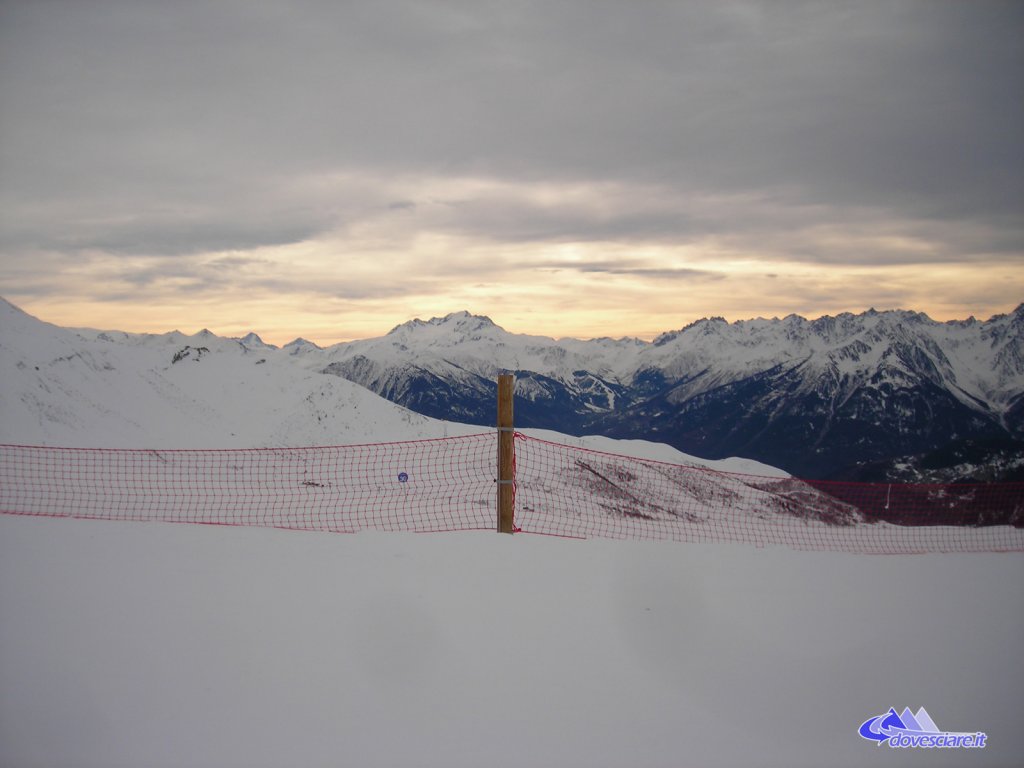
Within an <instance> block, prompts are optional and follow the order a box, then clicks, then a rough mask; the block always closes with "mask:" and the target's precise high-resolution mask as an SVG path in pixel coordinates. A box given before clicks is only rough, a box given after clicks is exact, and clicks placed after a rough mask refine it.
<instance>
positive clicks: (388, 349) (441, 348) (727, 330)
mask: <svg viewBox="0 0 1024 768" xmlns="http://www.w3.org/2000/svg"><path fill="white" fill-rule="evenodd" d="M295 351H296V352H297V353H298V354H299V355H300V356H301V357H302V359H303V361H304V364H306V365H310V366H312V367H315V368H317V369H319V370H323V371H324V372H326V373H331V374H334V375H336V376H340V377H342V378H345V379H348V380H350V381H353V382H356V383H358V384H361V385H362V386H364V387H367V388H368V389H371V390H373V391H374V392H377V393H378V394H380V395H382V396H383V397H386V398H387V399H389V400H392V401H393V402H396V403H401V404H402V405H405V406H406V407H408V408H410V409H412V410H415V411H417V412H419V413H423V414H427V415H430V416H434V417H438V418H451V419H457V420H459V421H463V422H468V423H476V424H492V423H493V418H494V415H493V412H494V406H493V403H494V397H495V395H494V393H495V384H494V379H495V376H496V375H497V374H498V373H499V372H501V371H511V372H513V373H515V374H516V401H515V409H516V423H517V425H520V426H524V427H530V426H535V427H545V428H549V429H555V430H558V431H560V432H565V433H569V434H603V435H607V436H611V437H616V438H643V439H647V440H655V441H660V442H665V443H667V444H669V445H672V446H674V447H676V448H678V449H679V450H681V451H683V452H686V453H692V454H697V455H701V456H705V457H708V458H712V459H714V458H722V457H726V456H745V457H748V458H752V459H756V460H758V461H762V462H765V463H769V464H772V465H775V466H778V467H781V468H783V469H785V470H786V471H788V472H790V473H792V474H794V475H797V476H802V477H807V478H814V479H826V478H831V479H861V480H886V479H899V480H903V481H906V480H908V479H941V480H942V481H945V482H953V481H957V480H993V479H1002V480H1006V479H1014V478H1020V477H1021V475H1022V467H1024V450H1022V448H1024V444H1022V443H1021V440H1022V438H1024V304H1022V305H1021V306H1019V307H1017V309H1016V310H1014V311H1013V312H1012V313H1010V314H1006V315H998V316H995V317H993V318H991V319H989V320H986V321H979V320H976V319H974V318H970V319H967V320H963V321H953V322H936V321H934V320H932V319H930V318H929V317H928V316H927V315H924V314H921V313H918V312H909V311H901V310H895V311H885V312H878V311H875V310H869V311H867V312H864V313H861V314H856V315H855V314H849V313H844V314H840V315H837V316H834V317H829V316H826V317H821V318H818V319H816V320H807V319H805V318H802V317H798V316H796V315H791V316H789V317H786V318H784V319H770V320H765V319H756V320H747V321H740V322H734V323H728V322H726V321H725V320H723V319H721V318H711V319H704V320H700V321H698V322H695V323H692V324H691V325H688V326H686V327H685V328H682V329H681V330H678V331H673V332H669V333H664V334H662V335H660V336H658V337H657V338H656V339H654V340H653V341H651V342H644V341H640V340H638V339H629V338H627V339H617V340H616V339H608V338H602V339H594V340H589V341H581V340H577V339H558V340H555V339H552V338H546V337H539V336H525V335H519V334H511V333H508V332H506V331H505V330H503V329H502V328H500V327H499V326H497V325H495V324H494V323H493V322H492V321H491V320H490V319H488V318H486V317H481V316H477V315H472V314H469V313H467V312H458V313H454V314H450V315H447V316H445V317H441V318H433V319H431V320H427V321H423V320H412V321H410V322H407V323H404V324H402V325H399V326H398V327H396V328H395V329H393V330H392V331H391V332H390V333H388V334H387V335H385V336H383V337H381V338H377V339H368V340H363V341H356V342H351V343H346V344H339V345H336V346H334V347H331V348H328V349H325V350H313V349H308V348H302V349H296V350H295ZM965 452H966V453H967V454H970V457H971V458H970V460H962V459H964V456H963V455H961V454H964V453H965ZM943 457H945V458H943ZM997 457H998V459H999V461H998V471H995V472H993V471H991V470H992V462H994V461H995V460H996V458H997ZM988 459H992V462H990V461H988ZM917 465H920V466H918V471H916V472H915V471H912V470H913V468H914V467H915V466H917ZM926 469H928V470H929V471H927V472H926V471H925V470H926ZM942 469H946V470H948V471H945V472H942V471H937V470H942Z"/></svg>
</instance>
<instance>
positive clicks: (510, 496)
mask: <svg viewBox="0 0 1024 768" xmlns="http://www.w3.org/2000/svg"><path fill="white" fill-rule="evenodd" d="M514 387H515V377H513V376H512V374H510V373H503V374H501V375H500V376H498V532H499V533H512V531H513V526H514V520H515V461H516V459H515V456H516V453H515V451H516V446H515V427H514V426H513V422H512V391H513V389H514Z"/></svg>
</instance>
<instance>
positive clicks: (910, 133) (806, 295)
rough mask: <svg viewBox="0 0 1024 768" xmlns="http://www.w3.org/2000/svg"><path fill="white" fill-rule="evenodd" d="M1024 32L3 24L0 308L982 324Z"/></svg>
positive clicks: (990, 304)
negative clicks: (965, 317)
mask: <svg viewBox="0 0 1024 768" xmlns="http://www.w3.org/2000/svg"><path fill="white" fill-rule="evenodd" d="M1022 34H1024V7H1022V6H1021V5H1020V4H1016V3H1004V2H986V1H985V0H982V1H980V2H975V3H952V2H950V3H946V2H920V3H918V2H899V3H873V2H871V3H838V2H836V3H803V2H780V3H771V4H764V3H742V2H722V3H676V2H664V3H644V4H641V5H639V6H638V5H636V4H634V3H625V2H582V1H580V2H560V3H539V2H537V3H532V2H525V3H505V2H483V3H472V4H470V3H459V2H409V3H400V2H390V3H351V4H350V3H319V2H309V3H290V4H280V3H270V2H258V1H257V2H238V3H235V2H224V3H204V4H191V3H157V2H152V3H150V2H123V3H122V2H97V1H94V0H84V1H83V2H76V3H35V2H4V3H2V4H0V292H3V293H4V294H5V295H7V296H8V297H9V298H11V299H12V300H15V301H18V302H20V303H22V304H24V305H26V306H28V307H30V308H38V309H40V310H44V311H45V313H46V315H47V317H53V316H54V313H55V312H63V313H64V315H68V314H69V313H71V312H72V308H74V309H73V311H74V312H77V313H80V314H81V319H80V320H79V321H78V322H81V323H86V322H88V323H89V324H102V323H104V322H110V320H112V319H114V318H116V317H117V316H118V313H120V314H121V315H122V316H126V319H125V320H124V321H122V322H121V323H120V325H122V326H129V325H131V324H132V323H133V322H135V323H136V325H138V324H143V325H147V326H152V325H154V324H157V323H160V322H165V321H166V320H167V319H168V318H170V317H172V316H173V314H174V313H175V312H178V313H180V312H188V314H189V316H195V315H196V313H200V314H202V313H206V314H205V315H204V317H203V320H202V321H199V322H200V323H201V324H203V325H210V326H211V327H214V326H217V325H221V326H222V327H224V329H225V330H235V328H234V324H235V323H241V322H242V321H253V322H252V325H253V327H257V328H258V329H262V330H263V332H264V333H271V334H273V333H274V332H277V331H276V330H272V329H277V330H279V331H280V332H281V333H284V334H287V332H288V331H287V330H286V329H287V328H288V327H289V326H290V327H291V331H292V332H293V333H299V332H301V333H302V334H303V335H306V336H311V335H315V334H316V333H319V334H321V338H322V340H324V341H329V340H333V339H335V338H342V337H345V336H352V335H358V334H361V333H367V332H375V331H376V332H379V330H380V328H378V327H377V325H375V323H377V324H379V325H380V326H381V328H383V329H384V330H386V328H387V327H390V326H391V325H393V324H395V323H396V322H400V321H401V320H404V319H406V318H407V317H408V316H412V315H415V314H428V313H430V312H444V311H450V310H453V309H458V308H462V307H463V306H468V307H469V308H470V309H474V310H477V311H483V312H487V313H489V314H492V315H493V316H495V317H496V318H498V319H503V320H504V321H505V322H506V324H507V325H509V326H513V327H514V326H517V324H518V326H519V327H521V328H522V330H531V331H535V332H548V333H557V332H558V330H559V329H556V328H545V327H543V325H542V324H543V323H545V322H547V323H550V322H554V321H556V320H557V321H558V322H559V323H560V324H565V325H569V326H571V327H572V332H573V333H575V334H579V335H601V334H605V333H612V334H622V333H636V334H649V333H655V332H657V331H659V330H665V329H666V328H671V327H676V326H678V325H681V324H682V323H683V322H684V321H686V320H689V319H693V317H694V316H697V315H700V314H725V315H727V316H730V315H731V316H735V317H747V316H754V315H758V314H776V313H785V312H788V311H798V312H803V313H807V314H813V313H815V312H822V311H838V310H843V309H860V308H864V307H866V306H869V305H877V306H889V305H903V306H913V307H914V308H917V309H924V310H926V311H930V312H932V313H933V314H936V315H937V316H942V315H944V314H945V315H950V316H952V315H957V314H964V313H968V312H976V313H979V314H985V313H986V312H991V311H998V310H1001V309H1007V308H1009V307H1012V306H1014V305H1016V304H1017V303H1019V301H1020V299H1021V287H1022V286H1024V280H1022V278H1024V271H1022V265H1024V258H1022V257H1024V220H1022V215H1021V211H1024V146H1022V141H1021V137H1022V136H1024V102H1022V100H1021V99H1020V98H1019V86H1020V83H1021V82H1022V81H1024V49H1022V47H1021V46H1020V44H1019V40H1020V39H1021V36H1022ZM524 301H528V303H526V304H524V303H523V302H524ZM76 316H77V315H76ZM108 318H109V319H108ZM133 318H134V319H133ZM572 318H575V319H574V320H573V319H572ZM59 319H61V320H65V321H67V320H69V319H70V318H69V317H65V316H62V317H60V318H59ZM171 322H173V323H179V324H180V323H183V322H186V320H185V319H182V318H181V316H180V315H179V318H178V319H177V320H176V321H175V320H172V321H171ZM595 323H596V324H595ZM115 324H117V323H115ZM598 326H600V327H598Z"/></svg>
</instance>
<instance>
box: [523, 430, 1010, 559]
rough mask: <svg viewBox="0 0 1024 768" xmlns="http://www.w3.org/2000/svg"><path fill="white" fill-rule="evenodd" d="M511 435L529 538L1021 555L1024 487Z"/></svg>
mask: <svg viewBox="0 0 1024 768" xmlns="http://www.w3.org/2000/svg"><path fill="white" fill-rule="evenodd" d="M517 437H518V438H519V439H518V440H517V441H516V525H517V527H518V528H519V529H520V530H522V531H524V532H528V533H543V534H551V535H557V536H571V537H579V538H589V537H604V538H614V539H650V540H671V541H689V542H738V543H744V544H753V545H756V546H764V545H768V544H782V545H786V546H789V547H794V548H797V549H811V550H839V551H844V552H864V553H893V554H896V553H911V552H953V551H957V552H963V551H985V552H989V551H1006V550H1024V529H1022V527H1021V526H1024V483H1003V484H996V485H970V486H968V485H950V486H940V485H886V484H879V485H876V484H865V483H834V482H831V483H830V482H821V481H804V480H797V479H794V478H773V477H762V476H756V475H743V474H735V473H728V472H717V471H712V470H709V469H705V468H701V467H697V466H689V465H682V464H670V463H665V462H660V461H651V460H646V459H636V458H631V457H627V456H619V455H616V454H610V453H602V452H600V451H592V450H586V449H583V448H577V447H573V446H567V445H562V444H558V443H551V442H547V441H544V440H538V439H536V438H530V437H526V436H525V435H517Z"/></svg>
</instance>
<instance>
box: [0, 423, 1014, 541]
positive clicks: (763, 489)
mask: <svg viewBox="0 0 1024 768" xmlns="http://www.w3.org/2000/svg"><path fill="white" fill-rule="evenodd" d="M515 445H516V461H515V468H516V469H515V473H516V477H515V489H516V502H515V523H516V529H517V530H520V531H523V532H525V533H534V534H548V535H556V536H567V537H576V538H591V537H604V538H615V539H647V540H671V541H683V542H736V543H744V544H753V545H755V546H764V545H772V544H781V545H785V546H789V547H794V548H797V549H811V550H838V551H845V552H864V553H894V554H895V553H911V552H954V551H958V552H967V551H987V552H991V551H1010V550H1024V483H1003V484H993V485H947V486H942V485H906V484H902V485H896V484H893V485H886V484H864V483H837V482H825V481H803V480H797V479H793V478H784V479H780V478H774V477H762V476H755V475H743V474H734V473H726V472H718V471H712V470H709V469H706V468H702V467H698V466H691V465H684V464H671V463H666V462H660V461H653V460H647V459H637V458H632V457H628V456H621V455H616V454H610V453H603V452H599V451H593V450H587V449H583V448H578V447H574V446H567V445H562V444H558V443H552V442H548V441H545V440H539V439H536V438H531V437H527V436H525V435H522V434H520V433H517V434H516V440H515ZM496 451H497V440H496V438H495V435H494V433H493V432H489V433H484V434H478V435H471V436H468V437H453V438H445V439H440V440H417V441H409V442H398V443H380V444H370V445H353V446H335V447H318V448H272V449H252V450H108V449H78V448H42V447H31V446H10V445H0V512H6V513H9V514H21V515H45V516H51V517H78V518H97V519H105V520H160V521H167V522H190V523H207V524H217V525H251V526H269V527H277V528H295V529H303V530H317V531H342V532H354V531H359V530H367V529H375V530H385V531H423V532H426V531H458V530H494V529H495V526H496V489H497V486H496V480H497V472H496V470H497V466H496Z"/></svg>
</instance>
